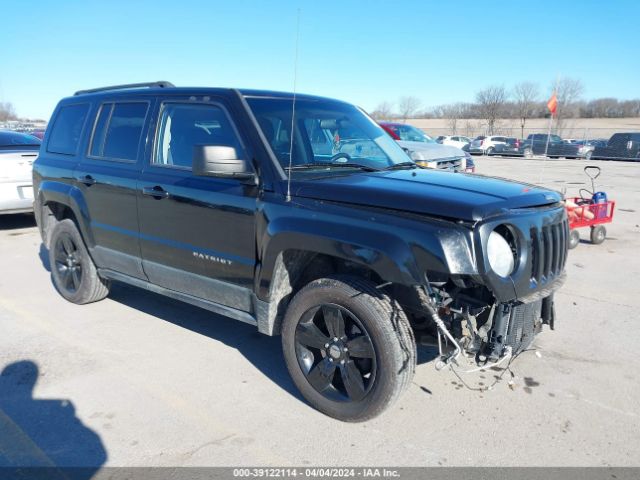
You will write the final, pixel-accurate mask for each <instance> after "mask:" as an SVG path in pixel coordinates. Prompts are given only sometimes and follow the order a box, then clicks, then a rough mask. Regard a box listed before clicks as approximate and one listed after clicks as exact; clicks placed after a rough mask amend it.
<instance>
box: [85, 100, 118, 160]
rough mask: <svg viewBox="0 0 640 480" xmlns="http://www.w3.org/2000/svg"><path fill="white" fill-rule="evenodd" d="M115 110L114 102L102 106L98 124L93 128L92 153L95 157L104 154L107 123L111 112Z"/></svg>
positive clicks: (97, 120)
mask: <svg viewBox="0 0 640 480" xmlns="http://www.w3.org/2000/svg"><path fill="white" fill-rule="evenodd" d="M112 111H113V103H105V104H104V105H102V106H101V107H100V112H99V113H98V118H97V119H96V125H95V127H94V129H93V137H92V139H91V151H90V152H91V155H92V156H94V157H102V156H104V138H105V135H106V133H107V123H108V122H109V117H111V112H112Z"/></svg>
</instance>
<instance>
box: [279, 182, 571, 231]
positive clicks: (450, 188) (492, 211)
mask: <svg viewBox="0 0 640 480" xmlns="http://www.w3.org/2000/svg"><path fill="white" fill-rule="evenodd" d="M291 191H292V193H293V194H294V195H295V196H298V197H305V198H313V199H317V200H326V201H332V202H343V203H350V204H357V205H363V206H374V207H380V208H390V209H394V210H404V211H408V212H413V213H421V214H427V215H433V216H439V217H448V218H455V219H460V220H467V221H477V220H482V219H484V218H487V217H490V216H493V215H496V214H498V213H501V212H504V211H505V210H507V209H512V208H526V207H538V206H543V205H550V204H553V203H556V202H559V201H561V200H562V197H561V195H560V194H559V193H558V192H554V191H552V190H547V189H544V188H539V187H536V186H534V185H528V184H524V183H518V182H513V181H509V180H503V179H499V178H492V177H484V176H481V175H466V174H463V173H450V172H442V171H438V170H432V169H414V170H392V171H388V172H371V173H365V172H358V173H353V174H349V175H337V176H333V175H332V176H329V177H323V178H315V179H312V180H296V179H292V180H291Z"/></svg>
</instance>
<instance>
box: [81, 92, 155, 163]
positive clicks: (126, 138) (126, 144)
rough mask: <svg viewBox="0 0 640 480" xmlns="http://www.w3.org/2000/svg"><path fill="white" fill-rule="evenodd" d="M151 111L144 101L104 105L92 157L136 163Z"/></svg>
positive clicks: (93, 142)
mask: <svg viewBox="0 0 640 480" xmlns="http://www.w3.org/2000/svg"><path fill="white" fill-rule="evenodd" d="M147 108H148V104H147V103H144V102H137V103H134V102H130V103H106V104H104V105H102V107H101V108H100V113H99V114H98V118H97V120H96V126H95V129H94V133H93V140H92V141H91V155H92V156H96V157H105V158H114V159H120V160H136V159H137V158H138V146H139V145H140V137H141V135H142V129H143V127H144V120H145V117H146V116H147Z"/></svg>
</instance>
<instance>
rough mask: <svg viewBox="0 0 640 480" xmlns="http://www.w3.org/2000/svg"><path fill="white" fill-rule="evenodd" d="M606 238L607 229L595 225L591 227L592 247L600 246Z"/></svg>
mask: <svg viewBox="0 0 640 480" xmlns="http://www.w3.org/2000/svg"><path fill="white" fill-rule="evenodd" d="M605 238H607V229H606V228H604V227H603V226H602V225H596V226H595V227H591V243H593V244H594V245H600V244H601V243H602V242H604V239H605Z"/></svg>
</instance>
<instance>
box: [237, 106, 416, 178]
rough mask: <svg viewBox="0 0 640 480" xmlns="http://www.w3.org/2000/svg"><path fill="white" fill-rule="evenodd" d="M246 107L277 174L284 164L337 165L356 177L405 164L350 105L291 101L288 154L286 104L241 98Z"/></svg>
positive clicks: (398, 152)
mask: <svg viewBox="0 0 640 480" xmlns="http://www.w3.org/2000/svg"><path fill="white" fill-rule="evenodd" d="M247 102H248V103H249V106H250V107H251V110H252V111H253V114H254V115H255V117H256V119H257V120H258V124H259V125H260V129H261V130H262V133H263V134H264V136H265V138H266V139H267V142H269V145H270V146H271V149H272V150H273V153H274V154H275V156H276V158H277V159H278V161H279V162H280V165H281V166H282V168H283V169H288V168H289V164H290V163H291V166H292V167H293V169H296V168H308V169H311V170H312V169H313V166H314V164H319V165H318V168H327V164H334V165H335V166H336V167H338V166H340V165H341V164H342V165H343V166H346V165H354V166H355V167H354V171H357V165H362V166H365V167H368V168H371V169H382V168H388V167H392V166H394V165H398V164H401V163H406V162H410V161H411V159H410V158H409V157H408V156H407V154H406V153H405V152H404V150H402V148H400V147H399V146H398V144H397V143H396V142H395V141H393V139H392V138H391V137H390V136H389V135H387V134H386V132H385V131H384V130H383V129H382V128H381V127H380V126H378V125H377V124H376V123H375V122H374V121H373V120H371V119H370V118H369V117H367V116H366V115H365V114H364V113H362V112H361V111H360V110H359V109H358V108H356V107H354V106H353V105H349V104H345V103H342V102H337V101H331V100H325V99H309V98H298V99H296V104H295V125H294V128H293V148H291V147H292V145H291V117H292V106H293V105H292V103H293V102H292V100H291V99H290V98H273V97H247ZM290 151H291V152H292V158H291V159H290V158H289V152H290ZM345 164H346V165H345Z"/></svg>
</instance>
